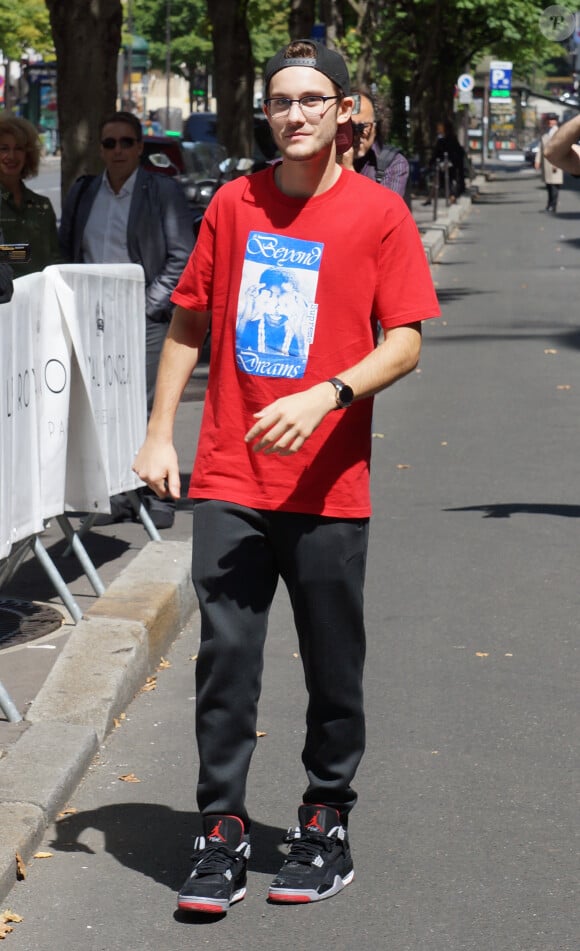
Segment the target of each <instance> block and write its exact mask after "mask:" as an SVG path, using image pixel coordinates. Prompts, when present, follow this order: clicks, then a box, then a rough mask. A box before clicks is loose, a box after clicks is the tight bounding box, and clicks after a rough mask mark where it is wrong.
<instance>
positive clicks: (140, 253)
mask: <svg viewBox="0 0 580 951" xmlns="http://www.w3.org/2000/svg"><path fill="white" fill-rule="evenodd" d="M101 179H102V176H101V175H95V176H94V177H93V176H83V177H82V178H79V179H77V181H76V182H75V183H74V185H73V186H72V188H71V190H70V192H69V193H68V195H67V197H66V200H65V203H64V208H63V211H62V218H61V223H60V229H59V242H60V246H61V251H62V254H63V257H64V260H65V261H69V262H72V263H73V264H76V263H79V262H81V261H82V260H83V256H82V238H83V233H84V230H85V227H86V224H87V221H88V218H89V214H90V211H91V208H92V206H93V202H94V200H95V197H96V195H97V192H98V190H99V188H100V185H101ZM194 243H195V238H194V233H193V215H192V213H191V211H190V208H189V205H188V204H187V199H186V197H185V194H184V192H183V190H182V188H181V186H180V185H179V184H178V183H177V182H175V181H173V179H171V178H168V177H167V176H165V175H156V174H154V173H152V172H146V171H144V170H143V169H142V168H139V169H137V178H136V181H135V187H134V189H133V195H132V198H131V207H130V209H129V221H128V223H127V248H128V251H129V257H130V258H131V260H132V261H133V262H134V263H135V264H140V265H141V267H142V268H143V270H144V272H145V299H146V313H147V316H148V317H150V318H151V319H152V320H156V321H160V322H164V321H168V320H170V319H171V313H172V310H173V307H172V304H171V302H170V297H171V294H172V292H173V290H174V288H175V285H176V284H177V281H178V280H179V278H180V276H181V272H182V271H183V269H184V267H185V265H186V264H187V261H188V259H189V255H190V254H191V251H192V249H193V245H194Z"/></svg>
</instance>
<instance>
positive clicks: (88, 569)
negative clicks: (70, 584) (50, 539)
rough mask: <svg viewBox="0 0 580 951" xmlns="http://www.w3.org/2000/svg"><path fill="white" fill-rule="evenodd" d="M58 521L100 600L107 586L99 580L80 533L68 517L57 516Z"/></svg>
mask: <svg viewBox="0 0 580 951" xmlns="http://www.w3.org/2000/svg"><path fill="white" fill-rule="evenodd" d="M56 520H57V522H58V524H59V525H60V527H61V529H62V531H63V533H64V535H65V537H66V539H67V541H68V543H69V547H70V548H71V549H72V551H73V552H74V554H75V555H76V556H77V558H78V560H79V562H80V564H81V567H82V569H83V571H84V573H85V574H86V576H87V578H88V579H89V581H90V583H91V585H92V588H93V591H94V592H95V594H96V595H97V597H98V598H100V596H101V595H102V594H103V592H104V590H105V586H104V584H103V582H102V581H101V579H100V578H99V575H98V572H97V569H96V568H95V566H94V565H93V563H92V561H91V559H90V558H89V553H88V552H87V550H86V548H85V546H84V545H83V543H82V541H81V536H80V534H79V532H75V530H74V528H73V527H72V525H71V523H70V522H69V520H68V518H67V517H66V515H57V517H56ZM67 551H68V549H67Z"/></svg>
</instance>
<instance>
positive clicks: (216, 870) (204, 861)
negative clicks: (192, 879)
mask: <svg viewBox="0 0 580 951" xmlns="http://www.w3.org/2000/svg"><path fill="white" fill-rule="evenodd" d="M249 853H250V846H249V844H248V843H247V842H240V844H239V845H238V847H237V849H230V848H228V846H227V845H223V844H222V843H221V842H220V843H214V842H209V843H206V840H205V838H204V837H203V836H200V837H199V838H198V839H196V842H195V849H194V851H193V854H192V856H191V859H192V861H193V863H194V871H195V874H196V876H198V875H216V874H218V875H222V874H225V872H227V871H228V869H231V868H232V867H233V866H234V865H236V864H237V863H238V862H239V861H240V860H241V859H243V858H247V857H248V855H249Z"/></svg>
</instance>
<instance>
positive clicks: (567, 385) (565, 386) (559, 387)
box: [556, 383, 572, 390]
mask: <svg viewBox="0 0 580 951" xmlns="http://www.w3.org/2000/svg"><path fill="white" fill-rule="evenodd" d="M556 389H558V390H571V389H572V387H571V386H570V384H569V383H562V384H561V385H560V386H558V387H556Z"/></svg>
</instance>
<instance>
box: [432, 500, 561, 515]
mask: <svg viewBox="0 0 580 951" xmlns="http://www.w3.org/2000/svg"><path fill="white" fill-rule="evenodd" d="M443 511H444V512H482V513H483V518H511V517H512V515H558V516H560V518H580V505H561V504H558V503H555V504H554V503H551V502H496V503H493V502H492V503H489V504H487V505H465V506H462V507H460V508H451V509H444V510H443Z"/></svg>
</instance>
